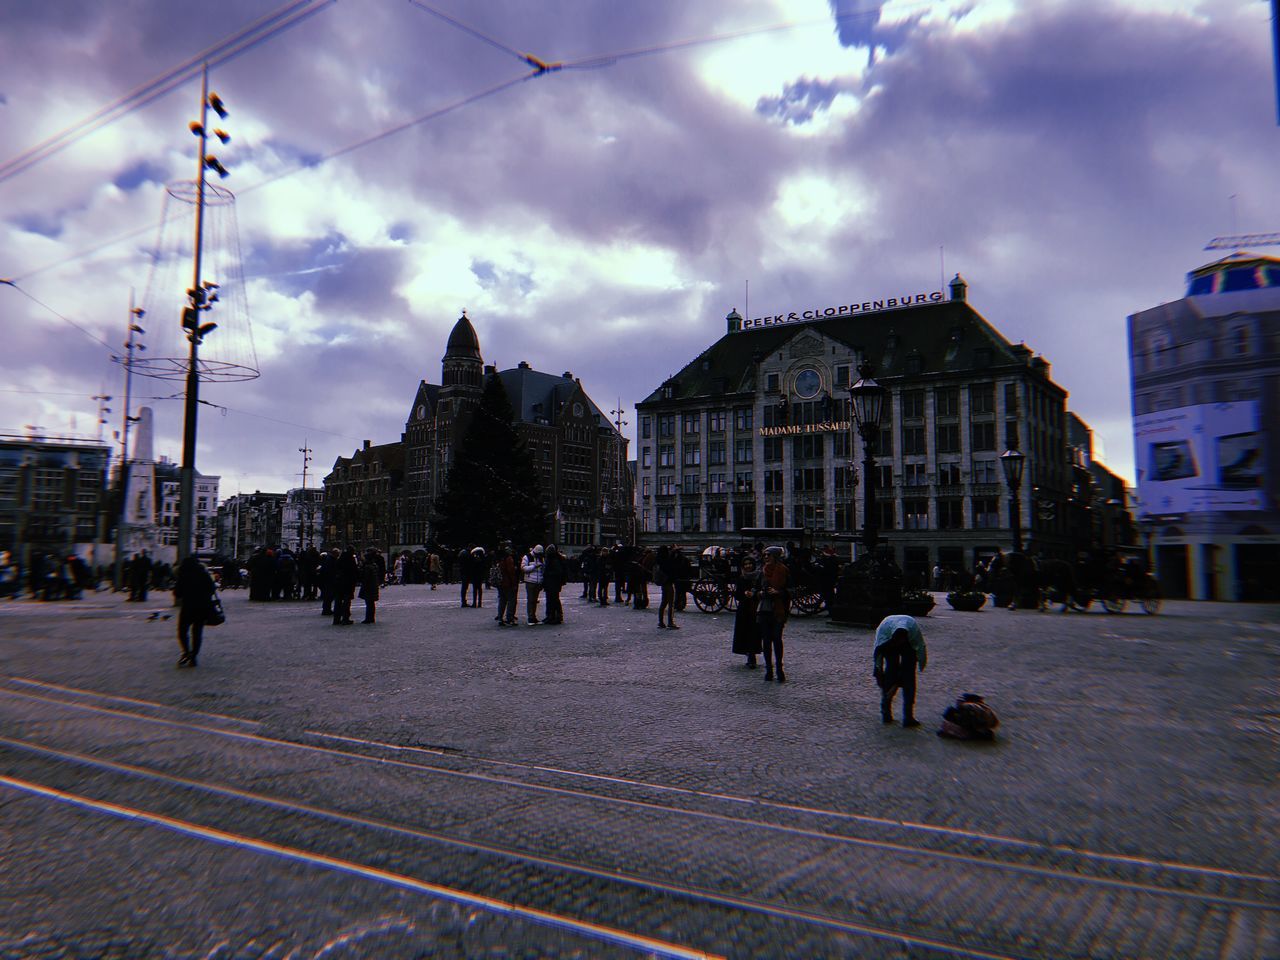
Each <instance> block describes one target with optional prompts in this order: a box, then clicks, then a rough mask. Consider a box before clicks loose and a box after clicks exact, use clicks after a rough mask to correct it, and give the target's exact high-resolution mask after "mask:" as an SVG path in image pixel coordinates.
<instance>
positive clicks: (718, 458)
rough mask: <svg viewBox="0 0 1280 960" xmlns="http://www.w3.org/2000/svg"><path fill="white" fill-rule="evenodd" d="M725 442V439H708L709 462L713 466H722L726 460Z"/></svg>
mask: <svg viewBox="0 0 1280 960" xmlns="http://www.w3.org/2000/svg"><path fill="white" fill-rule="evenodd" d="M725 454H726V451H725V442H724V441H723V440H708V441H707V463H709V464H710V465H711V466H713V467H717V466H721V465H723V464H724V462H725Z"/></svg>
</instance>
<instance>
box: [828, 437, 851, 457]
mask: <svg viewBox="0 0 1280 960" xmlns="http://www.w3.org/2000/svg"><path fill="white" fill-rule="evenodd" d="M831 456H833V457H835V458H836V459H837V460H848V459H849V458H850V457H851V456H853V442H852V440H851V438H850V436H849V431H848V430H840V431H838V432H836V433H833V434H832V435H831Z"/></svg>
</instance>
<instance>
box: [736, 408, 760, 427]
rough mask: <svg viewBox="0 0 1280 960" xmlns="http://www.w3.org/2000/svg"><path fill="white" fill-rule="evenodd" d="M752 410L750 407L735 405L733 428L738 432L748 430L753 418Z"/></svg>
mask: <svg viewBox="0 0 1280 960" xmlns="http://www.w3.org/2000/svg"><path fill="white" fill-rule="evenodd" d="M754 412H755V411H753V410H752V409H751V407H735V408H734V411H733V429H734V430H737V431H738V432H739V433H741V432H743V431H746V430H750V429H751V427H752V421H753V420H754V417H753V414H754Z"/></svg>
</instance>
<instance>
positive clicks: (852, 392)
mask: <svg viewBox="0 0 1280 960" xmlns="http://www.w3.org/2000/svg"><path fill="white" fill-rule="evenodd" d="M873 373H875V367H874V366H873V365H872V364H871V363H870V362H869V361H866V360H864V361H863V362H862V363H861V364H859V365H858V382H857V383H855V384H854V385H853V386H851V387H850V388H849V400H850V405H851V406H852V407H853V416H854V420H855V421H856V423H857V424H858V434H859V436H861V437H862V476H863V478H864V482H863V496H864V498H865V499H864V501H863V518H862V519H863V523H862V546H863V549H864V550H865V551H866V552H867V554H868V555H870V554H871V553H872V552H874V550H875V548H876V543H877V542H878V541H879V539H880V524H879V519H878V517H877V515H876V484H875V466H876V461H875V448H876V441H877V440H878V439H879V435H880V414H881V412H882V411H883V409H884V395H885V389H884V387H882V386H880V384H878V383H876V382H875V380H873V379H872V378H871V375H872V374H873Z"/></svg>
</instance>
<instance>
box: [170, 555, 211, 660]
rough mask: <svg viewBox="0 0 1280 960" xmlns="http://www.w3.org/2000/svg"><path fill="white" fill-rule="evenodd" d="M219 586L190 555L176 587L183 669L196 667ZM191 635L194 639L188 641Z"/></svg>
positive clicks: (174, 593) (184, 561)
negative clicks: (205, 627) (205, 626)
mask: <svg viewBox="0 0 1280 960" xmlns="http://www.w3.org/2000/svg"><path fill="white" fill-rule="evenodd" d="M217 590H218V587H217V584H215V583H214V582H213V577H212V575H210V573H209V571H208V570H206V569H205V567H204V564H203V563H201V562H200V561H199V560H198V559H197V558H196V556H195V554H187V556H186V558H185V559H184V560H183V561H182V564H181V565H180V566H179V567H178V576H177V577H176V578H175V580H174V583H173V599H174V602H175V603H177V604H178V605H179V607H178V646H180V647H181V648H182V656H181V657H179V658H178V666H179V667H194V666H196V660H197V658H198V657H199V656H200V644H201V643H202V642H203V640H204V625H205V623H206V622H207V621H208V619H209V614H210V613H211V612H212V611H213V598H214V595H215V594H216V593H217ZM188 635H190V639H188Z"/></svg>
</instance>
